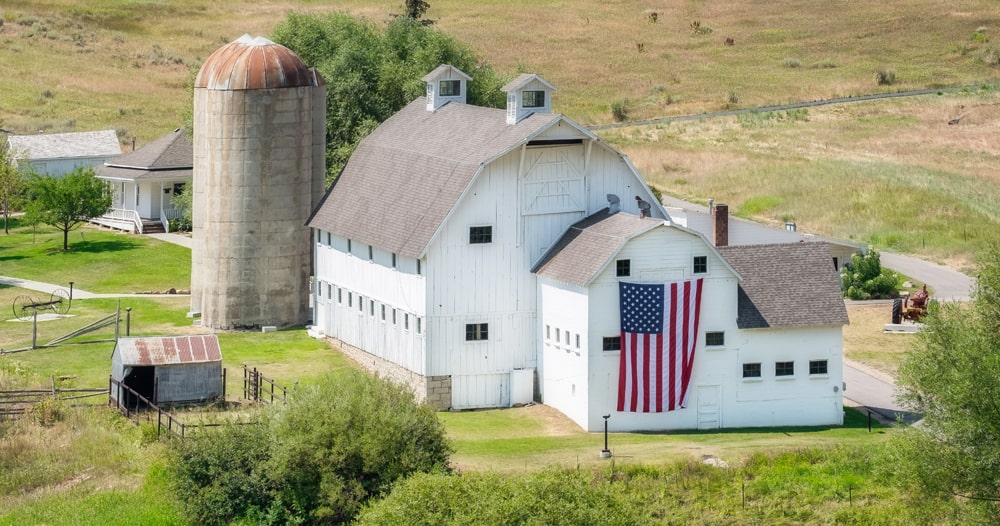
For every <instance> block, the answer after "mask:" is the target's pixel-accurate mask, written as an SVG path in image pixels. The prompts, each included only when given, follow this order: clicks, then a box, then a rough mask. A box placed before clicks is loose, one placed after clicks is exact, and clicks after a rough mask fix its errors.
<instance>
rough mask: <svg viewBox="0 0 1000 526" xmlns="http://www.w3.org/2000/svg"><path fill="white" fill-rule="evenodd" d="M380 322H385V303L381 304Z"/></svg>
mask: <svg viewBox="0 0 1000 526" xmlns="http://www.w3.org/2000/svg"><path fill="white" fill-rule="evenodd" d="M382 321H385V303H383V304H382Z"/></svg>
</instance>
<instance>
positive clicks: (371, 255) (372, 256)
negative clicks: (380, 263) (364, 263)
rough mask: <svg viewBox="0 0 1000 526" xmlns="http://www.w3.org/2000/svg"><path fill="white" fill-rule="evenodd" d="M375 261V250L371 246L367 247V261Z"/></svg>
mask: <svg viewBox="0 0 1000 526" xmlns="http://www.w3.org/2000/svg"><path fill="white" fill-rule="evenodd" d="M374 260H375V249H373V248H372V246H371V245H368V261H374Z"/></svg>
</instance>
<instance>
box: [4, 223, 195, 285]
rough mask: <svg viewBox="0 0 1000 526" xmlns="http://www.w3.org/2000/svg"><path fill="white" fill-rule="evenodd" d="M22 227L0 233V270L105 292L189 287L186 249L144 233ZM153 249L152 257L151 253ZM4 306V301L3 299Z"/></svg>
mask: <svg viewBox="0 0 1000 526" xmlns="http://www.w3.org/2000/svg"><path fill="white" fill-rule="evenodd" d="M62 247H63V233H62V231H59V230H56V229H55V228H52V227H50V226H46V225H39V226H38V227H37V228H32V227H29V226H21V225H20V224H19V223H18V221H17V218H14V221H13V222H12V228H11V232H10V234H9V235H0V262H2V265H0V275H3V276H12V277H17V278H21V279H29V280H33V281H41V282H44V283H52V284H55V285H59V286H61V287H64V288H66V289H67V290H68V289H69V282H70V281H72V282H73V286H74V288H79V289H83V290H85V291H88V292H95V293H106V294H133V293H141V292H165V291H168V290H169V289H171V288H173V289H177V290H185V289H189V288H190V287H191V250H190V249H188V248H185V247H182V246H179V245H175V244H172V243H167V242H164V241H160V240H157V239H153V238H150V237H146V236H137V235H132V234H125V233H121V232H114V231H111V230H105V229H100V228H97V227H94V226H89V225H88V226H82V227H80V228H79V229H77V230H73V231H71V232H70V233H69V250H67V251H63V250H62ZM151 254H155V255H156V257H150V255H151ZM8 305H9V304H8Z"/></svg>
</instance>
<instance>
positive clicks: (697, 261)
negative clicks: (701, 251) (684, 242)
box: [694, 256, 708, 274]
mask: <svg viewBox="0 0 1000 526" xmlns="http://www.w3.org/2000/svg"><path fill="white" fill-rule="evenodd" d="M706 272H708V256H695V257H694V273H695V274H704V273H706Z"/></svg>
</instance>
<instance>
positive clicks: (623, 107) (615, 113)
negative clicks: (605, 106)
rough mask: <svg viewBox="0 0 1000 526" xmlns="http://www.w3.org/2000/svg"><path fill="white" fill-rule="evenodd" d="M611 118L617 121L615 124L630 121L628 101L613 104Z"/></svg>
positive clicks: (617, 101) (618, 101)
mask: <svg viewBox="0 0 1000 526" xmlns="http://www.w3.org/2000/svg"><path fill="white" fill-rule="evenodd" d="M611 116H612V117H613V118H614V119H615V122H624V121H625V120H626V119H628V99H623V100H616V101H614V102H612V103H611Z"/></svg>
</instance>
